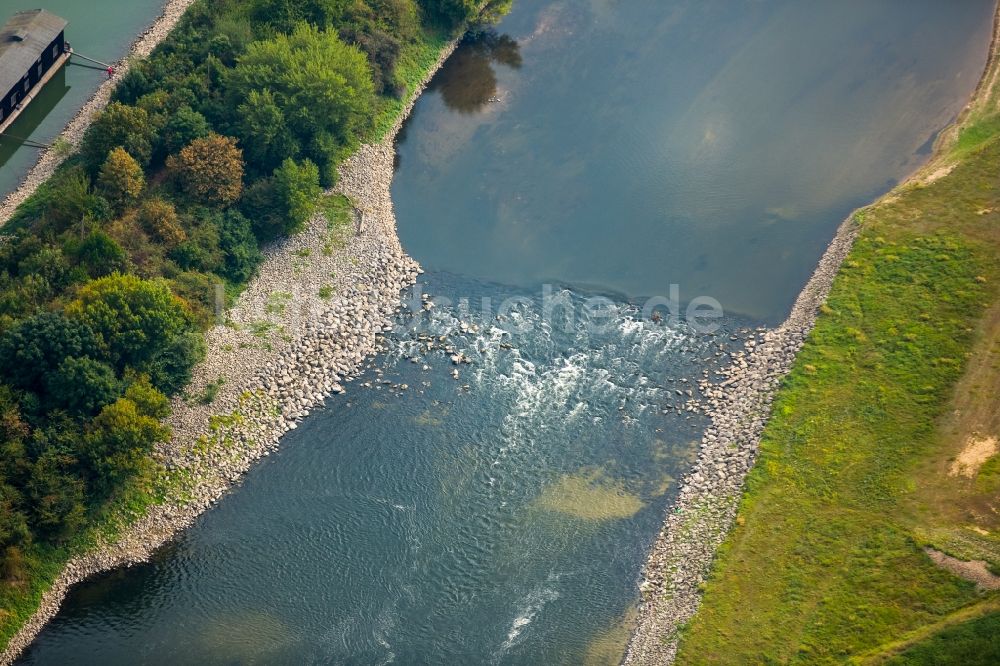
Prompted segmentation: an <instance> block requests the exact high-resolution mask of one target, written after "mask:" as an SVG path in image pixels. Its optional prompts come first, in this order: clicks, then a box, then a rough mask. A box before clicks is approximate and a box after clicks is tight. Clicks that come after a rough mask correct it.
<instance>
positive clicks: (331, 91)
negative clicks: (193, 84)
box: [227, 23, 375, 167]
mask: <svg viewBox="0 0 1000 666" xmlns="http://www.w3.org/2000/svg"><path fill="white" fill-rule="evenodd" d="M227 83H228V87H229V90H230V93H231V94H233V95H235V97H236V104H245V103H248V100H249V99H250V94H251V93H252V92H254V91H257V92H258V93H260V94H263V93H264V91H270V93H271V94H272V96H273V97H272V98H271V99H273V102H274V105H275V106H276V107H277V108H278V109H280V111H281V113H282V114H283V116H284V118H285V122H287V123H288V127H289V128H290V129H291V131H292V132H293V134H294V136H295V137H296V138H297V139H298V141H299V142H300V143H301V145H302V146H303V147H304V149H305V151H306V154H308V155H309V156H310V157H312V158H313V160H314V161H316V162H317V163H319V164H321V165H322V166H323V167H327V166H328V163H329V162H330V161H332V160H333V159H334V158H335V157H336V155H335V154H334V153H335V151H336V149H343V148H344V147H347V146H350V145H352V144H353V143H355V142H356V141H357V139H358V137H359V136H360V135H361V134H362V133H363V132H365V131H366V130H367V129H368V128H370V127H371V126H372V119H373V116H374V114H373V109H374V106H375V92H374V86H373V84H372V79H371V72H370V71H369V69H368V62H367V60H366V58H365V56H364V54H363V53H362V52H361V51H360V50H359V49H358V48H356V47H354V46H348V45H347V44H345V43H344V42H343V41H341V39H340V37H339V36H338V35H337V33H336V32H334V31H333V30H321V29H319V28H316V27H314V26H312V25H309V24H307V23H302V24H299V25H297V26H296V27H295V30H294V31H293V32H292V33H291V34H290V35H286V34H279V35H277V36H276V37H275V38H274V39H270V40H265V41H259V42H253V43H252V44H250V45H248V46H247V50H246V52H245V53H244V54H243V56H242V57H241V58H240V59H239V62H238V64H237V66H236V68H235V69H233V70H232V73H231V75H230V76H229V79H228V82H227ZM324 134H326V135H329V136H330V137H331V138H332V139H333V142H332V144H331V145H321V144H318V143H317V142H316V139H317V138H318V137H322V136H323V135H324Z"/></svg>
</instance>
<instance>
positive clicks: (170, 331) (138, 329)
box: [66, 273, 190, 371]
mask: <svg viewBox="0 0 1000 666" xmlns="http://www.w3.org/2000/svg"><path fill="white" fill-rule="evenodd" d="M66 314H67V315H68V316H69V317H71V318H74V319H76V320H78V321H80V322H83V323H85V324H86V325H87V326H88V327H89V328H90V329H91V330H92V331H94V333H95V334H96V335H98V336H100V339H101V340H102V341H103V343H104V346H105V348H106V349H107V352H108V355H109V357H110V360H111V362H112V364H114V365H115V366H116V367H117V368H118V370H119V371H122V370H124V369H125V368H126V367H131V368H134V369H136V370H139V371H143V370H145V369H146V368H147V366H148V365H149V364H150V363H151V362H152V360H153V359H154V358H155V357H156V355H157V354H158V353H159V352H160V351H162V350H163V349H164V348H166V347H168V346H169V345H170V344H172V343H173V342H174V341H175V339H176V338H177V337H178V336H180V335H182V334H184V333H186V332H187V331H188V330H189V328H190V319H189V316H188V313H187V311H186V308H185V307H184V304H183V302H182V301H181V300H180V299H178V298H177V297H176V296H174V295H173V294H172V293H171V292H170V288H169V287H168V286H167V284H166V283H165V282H164V281H163V280H143V279H141V278H138V277H136V276H134V275H121V274H117V273H116V274H114V275H109V276H107V277H103V278H99V279H97V280H94V281H93V282H90V283H88V284H86V285H84V286H83V287H82V288H81V289H80V291H79V293H78V295H77V298H76V300H75V301H73V302H72V303H70V304H69V305H68V306H66Z"/></svg>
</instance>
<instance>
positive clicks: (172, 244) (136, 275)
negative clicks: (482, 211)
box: [0, 0, 504, 587]
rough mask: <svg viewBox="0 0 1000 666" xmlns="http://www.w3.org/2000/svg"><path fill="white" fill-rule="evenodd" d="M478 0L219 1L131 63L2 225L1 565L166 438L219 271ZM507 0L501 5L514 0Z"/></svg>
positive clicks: (279, 220)
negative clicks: (413, 53) (423, 48)
mask: <svg viewBox="0 0 1000 666" xmlns="http://www.w3.org/2000/svg"><path fill="white" fill-rule="evenodd" d="M477 5H478V3H477V2H475V1H474V0H418V1H415V0H252V1H250V2H246V1H237V0H211V2H208V1H203V2H199V3H196V4H195V5H194V6H193V7H192V8H191V9H189V10H188V12H187V14H186V15H185V17H184V18H183V20H182V21H181V23H180V24H179V26H178V27H177V28H176V29H175V30H174V31H173V32H172V33H171V35H170V37H169V38H168V39H167V40H166V41H165V42H164V43H163V44H161V45H160V47H159V48H158V49H157V50H156V51H155V52H154V54H153V55H152V56H151V57H150V58H149V59H148V60H145V61H142V62H138V63H136V64H135V65H134V66H133V67H132V68H131V70H130V71H129V73H128V74H127V75H126V76H125V77H124V79H123V81H122V83H121V84H120V85H119V86H118V88H117V90H116V92H115V94H114V96H113V99H112V102H111V103H110V104H109V105H108V107H107V108H106V110H104V111H103V112H102V113H101V114H100V115H99V116H98V117H97V118H96V120H95V121H94V122H93V124H92V125H91V127H90V129H89V130H88V131H87V133H86V135H85V137H84V139H83V142H82V145H81V146H80V150H79V152H78V153H77V154H75V155H73V156H71V157H70V158H69V159H68V160H67V161H66V163H65V164H64V165H63V167H61V168H60V170H59V171H58V172H57V174H56V175H55V176H54V177H53V178H52V179H51V180H50V181H49V182H48V183H46V184H45V185H43V186H42V187H41V188H39V190H38V191H37V193H36V194H35V195H34V196H33V197H32V198H31V199H30V200H29V201H28V202H26V203H25V204H24V205H23V206H22V207H21V208H20V209H19V210H18V212H17V213H16V214H15V216H14V218H13V219H12V220H11V221H10V223H8V225H7V227H6V228H5V229H4V233H5V237H4V238H3V239H2V240H0V447H2V449H0V576H2V578H3V580H4V581H6V583H7V584H8V585H13V586H15V587H16V586H18V585H23V583H24V579H25V576H27V575H28V574H27V570H28V569H30V566H28V564H29V563H28V560H29V559H30V558H31V557H32V556H33V555H32V554H33V553H38V552H40V550H39V549H43V550H44V549H46V548H51V547H52V546H56V547H58V546H59V545H60V544H65V543H67V541H68V540H69V539H70V538H71V537H73V535H74V534H77V533H78V532H79V530H80V529H81V527H83V526H84V525H85V524H86V522H87V520H88V519H89V518H90V517H91V516H93V515H94V514H95V512H98V511H100V510H101V508H102V507H103V506H105V505H106V504H107V502H108V501H109V499H111V498H113V497H114V495H115V494H116V492H119V491H120V489H121V487H122V484H123V483H124V482H125V481H127V480H128V479H130V478H134V475H135V474H136V473H137V472H139V471H141V470H142V468H143V466H144V465H146V464H148V455H147V454H148V453H149V451H150V450H151V449H152V447H154V446H155V445H156V444H157V443H158V442H162V441H165V440H166V438H167V437H168V436H169V433H168V431H167V430H166V428H165V427H164V426H162V425H161V420H162V419H163V418H164V417H165V416H166V415H167V413H168V409H169V402H168V396H170V395H174V394H176V393H178V392H179V391H181V390H182V389H183V387H184V386H185V385H186V383H187V382H188V380H189V378H190V372H191V369H192V367H193V365H194V364H195V363H196V362H197V361H198V359H199V358H200V356H201V354H202V353H203V343H202V335H201V331H202V329H203V328H204V327H206V326H207V325H208V324H209V323H210V322H211V321H212V318H213V312H214V308H215V307H216V304H215V302H214V298H215V293H216V289H215V285H217V284H219V283H224V284H225V285H227V286H228V287H229V292H230V293H231V292H232V290H233V289H234V288H236V289H238V288H239V286H240V285H241V284H243V283H245V282H246V281H247V280H248V279H249V278H250V277H251V276H252V275H253V273H254V270H255V269H256V267H257V265H258V264H259V262H260V261H261V258H262V256H261V251H260V244H261V243H263V242H267V241H269V240H271V239H274V238H276V237H279V236H282V235H286V234H290V233H294V232H296V231H297V230H299V229H301V228H302V226H303V225H304V224H305V222H306V220H308V218H309V216H310V215H312V213H313V210H314V208H315V206H316V204H317V202H318V200H319V195H320V191H321V187H322V186H328V185H331V184H332V183H333V180H334V178H335V175H336V165H337V163H338V161H339V160H340V159H342V158H343V157H344V156H345V155H347V154H348V153H349V152H350V151H351V150H352V148H353V147H354V146H355V145H356V144H357V143H358V142H359V141H360V140H361V139H362V138H363V137H365V136H366V133H369V132H370V131H371V130H372V128H373V126H374V122H375V118H376V117H377V115H378V113H379V110H380V109H381V108H382V107H383V105H385V104H387V103H389V102H390V101H391V100H392V98H393V97H396V96H399V95H402V94H403V93H404V92H405V90H404V84H403V82H402V81H401V80H400V77H399V74H398V72H397V62H398V61H399V58H400V56H401V54H403V53H404V52H405V51H406V49H407V48H410V47H413V46H414V45H416V44H418V42H420V40H422V39H424V38H425V37H424V36H425V34H426V33H425V31H426V30H428V28H429V27H430V26H436V27H437V28H438V29H442V28H443V29H451V28H454V27H455V26H458V25H460V24H462V23H463V22H465V21H467V20H469V19H470V17H472V16H473V14H475V13H477V12H478V7H477ZM503 5H504V3H494V4H492V5H491V7H490V9H489V10H488V13H495V12H497V11H501V10H502V9H503Z"/></svg>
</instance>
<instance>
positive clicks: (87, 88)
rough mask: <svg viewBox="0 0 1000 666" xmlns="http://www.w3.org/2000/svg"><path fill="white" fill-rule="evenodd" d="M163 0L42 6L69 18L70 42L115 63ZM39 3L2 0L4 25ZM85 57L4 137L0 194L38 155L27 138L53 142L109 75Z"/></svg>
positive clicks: (53, 1) (67, 1)
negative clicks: (28, 144) (20, 12)
mask: <svg viewBox="0 0 1000 666" xmlns="http://www.w3.org/2000/svg"><path fill="white" fill-rule="evenodd" d="M163 2H164V0H91V1H90V2H83V1H82V0H47V1H46V2H45V3H44V4H43V5H41V6H42V7H43V8H44V9H47V10H48V11H50V12H52V13H53V14H56V15H58V16H61V17H63V18H64V19H66V20H67V21H69V25H67V26H66V41H68V42H69V43H70V44H72V45H73V48H74V49H76V51H77V52H78V53H82V54H83V55H86V56H89V57H91V58H94V59H96V60H100V61H102V62H114V61H116V60H118V59H119V58H121V57H122V56H123V55H125V53H126V51H128V47H129V45H130V44H131V43H132V41H133V40H134V39H135V37H136V35H138V34H139V33H140V32H141V31H142V30H144V29H145V28H146V26H148V25H149V24H150V23H152V22H153V20H154V19H155V18H156V17H157V16H158V15H159V13H160V9H161V8H162V6H163ZM38 6H39V5H38V4H36V3H33V2H27V3H26V2H22V1H21V0H0V24H2V23H3V22H5V21H6V20H7V19H8V18H9V17H10V15H11V14H13V13H14V12H17V11H21V10H24V9H34V8H36V7H38ZM96 67H97V66H96V65H93V66H92V65H91V64H90V63H85V62H84V61H82V60H77V61H74V62H71V63H70V64H69V65H67V66H66V67H64V68H63V70H62V71H61V72H60V73H59V74H58V75H57V76H56V77H55V78H53V79H52V80H51V81H50V82H49V83H48V84H47V85H46V86H45V88H44V89H43V90H42V92H41V94H40V95H39V96H38V97H37V98H36V99H35V100H34V101H33V102H32V103H31V104H30V105H29V106H28V108H27V109H26V110H25V112H24V113H22V114H21V116H20V117H19V118H18V119H17V121H16V122H15V123H14V124H13V125H12V126H11V127H10V128H9V129H8V130H7V131H6V132H5V136H4V137H0V198H2V197H3V196H4V195H6V194H7V193H8V192H10V191H11V190H13V189H14V188H15V187H16V186H17V184H18V183H19V182H20V180H21V178H23V177H24V175H25V174H26V173H27V171H28V169H29V168H31V166H32V165H33V164H34V162H35V160H36V159H37V158H38V150H37V149H36V148H31V147H28V146H24V145H22V144H23V139H26V138H28V139H32V140H33V141H36V142H41V143H51V142H52V140H53V139H54V138H55V137H56V136H58V135H59V132H61V131H62V129H63V127H65V126H66V123H68V122H69V121H70V119H71V118H72V117H73V115H74V114H75V113H76V112H77V111H78V110H79V109H80V107H81V106H83V103H84V102H86V101H87V99H88V98H89V97H90V96H91V95H92V94H93V93H94V91H95V90H97V87H98V86H100V85H101V83H103V82H104V81H105V80H106V79H107V74H106V73H105V72H104V71H103V70H100V69H97V68H96Z"/></svg>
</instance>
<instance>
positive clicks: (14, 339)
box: [0, 312, 103, 391]
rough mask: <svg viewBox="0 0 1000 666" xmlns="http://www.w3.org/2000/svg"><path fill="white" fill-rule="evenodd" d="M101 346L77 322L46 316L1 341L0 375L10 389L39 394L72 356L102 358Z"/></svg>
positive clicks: (22, 325) (20, 326) (51, 314)
mask: <svg viewBox="0 0 1000 666" xmlns="http://www.w3.org/2000/svg"><path fill="white" fill-rule="evenodd" d="M102 353H103V346H102V342H101V340H100V338H99V337H97V336H96V335H94V332H93V331H92V330H91V329H90V327H89V326H88V325H87V324H86V323H85V322H83V321H81V320H79V319H73V318H69V317H66V316H65V315H63V314H61V313H58V312H45V313H42V314H39V315H35V316H34V317H31V318H30V319H26V320H24V321H22V322H21V323H20V324H18V325H17V326H15V327H14V328H12V329H10V330H8V331H7V332H5V333H4V334H3V336H2V337H0V374H2V375H3V377H4V380H5V381H7V382H9V383H10V384H11V385H13V386H17V387H20V388H25V389H28V390H32V391H38V390H41V389H42V388H44V383H45V378H46V377H47V376H48V375H50V374H52V373H54V372H55V371H56V369H57V368H58V367H59V366H60V365H61V364H62V363H63V361H64V360H65V359H67V358H69V357H71V356H77V357H79V356H85V355H86V356H91V357H95V358H101V356H100V355H101V354H102Z"/></svg>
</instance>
